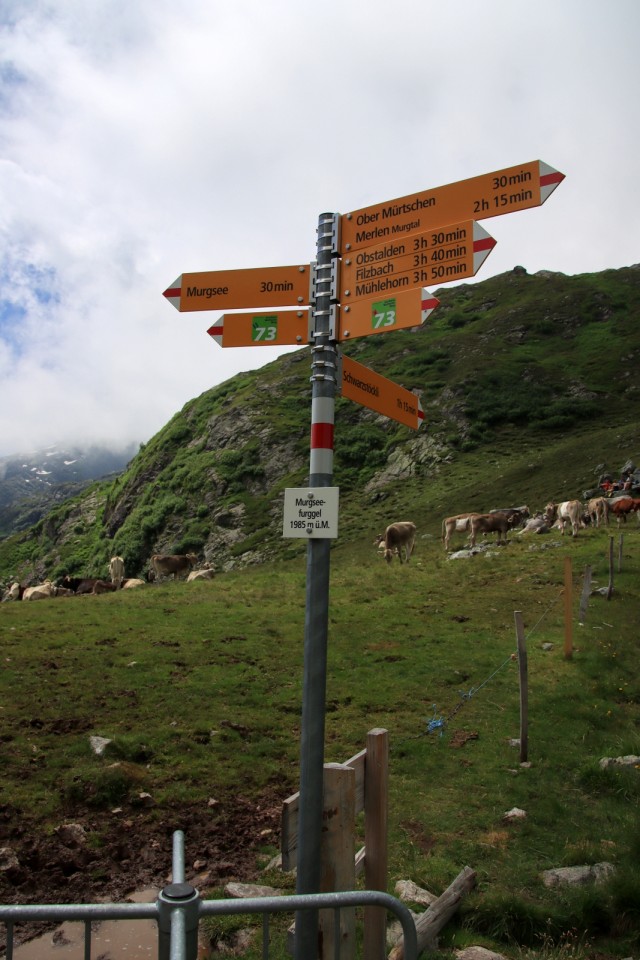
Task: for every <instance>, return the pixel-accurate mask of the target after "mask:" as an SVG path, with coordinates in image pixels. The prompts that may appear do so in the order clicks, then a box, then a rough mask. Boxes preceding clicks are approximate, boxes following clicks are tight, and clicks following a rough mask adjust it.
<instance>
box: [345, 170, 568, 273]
mask: <svg viewBox="0 0 640 960" xmlns="http://www.w3.org/2000/svg"><path fill="white" fill-rule="evenodd" d="M563 180H564V174H563V173H560V172H559V171H558V170H554V168H553V167H550V166H548V164H546V163H543V161H542V160H533V161H531V163H524V164H522V165H521V166H517V167H507V168H506V169H505V170H497V171H496V172H494V173H486V174H483V175H482V176H479V177H471V178H470V179H469V180H459V181H458V182H457V183H449V184H447V185H446V186H443V187H435V188H434V189H432V190H424V191H422V192H421V193H414V194H411V195H410V196H407V197H400V198H399V199H398V200H390V201H387V202H386V203H379V204H376V205H374V206H371V207H363V208H362V209H361V210H354V211H352V212H351V213H347V214H344V215H343V216H342V217H341V218H340V233H341V241H340V252H341V253H342V254H345V253H347V252H349V251H352V250H359V249H360V248H362V247H368V246H371V245H372V244H376V243H381V242H382V241H389V240H397V239H398V237H402V236H405V235H407V234H412V233H419V232H421V231H424V230H429V229H430V228H431V227H437V226H439V225H440V224H443V223H453V222H454V221H457V220H485V219H486V218H487V217H497V216H499V215H500V214H502V213H512V212H513V211H515V210H526V209H528V208H529V207H539V206H540V205H541V204H542V203H544V202H545V200H546V199H547V197H549V195H550V194H551V193H553V191H554V190H555V188H556V187H557V186H558V184H559V183H561V182H562V181H563Z"/></svg>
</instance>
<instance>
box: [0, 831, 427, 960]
mask: <svg viewBox="0 0 640 960" xmlns="http://www.w3.org/2000/svg"><path fill="white" fill-rule="evenodd" d="M172 878H173V882H172V883H170V884H169V885H168V886H166V887H164V889H162V890H161V891H160V893H159V894H158V899H157V900H156V901H155V903H100V904H58V905H50V904H34V905H32V906H28V905H15V906H14V905H5V906H3V905H1V904H0V922H2V923H4V925H5V927H6V931H7V949H6V960H13V951H14V930H15V925H16V924H18V923H20V922H25V921H28V920H31V921H33V920H36V921H37V920H41V921H43V922H44V921H56V922H64V921H67V922H80V923H83V924H84V960H91V925H92V923H94V922H96V921H102V920H155V921H156V922H157V924H158V960H196V957H197V953H198V927H199V923H200V919H201V918H202V917H213V916H220V915H222V914H261V915H262V957H263V960H268V958H269V941H270V936H271V931H270V925H269V916H270V915H271V914H274V913H298V914H299V913H301V912H305V911H318V910H333V911H335V913H336V922H335V924H334V928H335V932H336V934H335V943H334V945H333V956H334V957H335V960H339V957H340V947H341V944H340V922H339V915H340V910H342V909H346V908H348V907H359V906H367V907H368V906H373V907H382V908H384V909H385V910H387V911H389V912H391V913H393V914H395V916H396V917H397V919H398V920H399V921H400V923H401V925H402V931H403V935H404V957H405V960H416V958H417V941H416V928H415V924H414V922H413V917H412V915H411V912H410V911H409V909H408V908H407V907H406V906H405V905H404V904H403V903H401V901H400V900H397V899H396V898H395V897H392V896H390V895H389V894H387V893H382V892H380V891H376V890H354V891H347V892H343V893H317V894H298V895H293V896H285V897H254V898H249V899H245V900H202V899H201V898H200V895H199V893H198V891H197V890H195V889H194V887H192V886H191V884H189V883H185V880H184V834H183V833H182V831H180V830H177V831H176V832H175V833H174V835H173V870H172ZM309 960H313V958H309Z"/></svg>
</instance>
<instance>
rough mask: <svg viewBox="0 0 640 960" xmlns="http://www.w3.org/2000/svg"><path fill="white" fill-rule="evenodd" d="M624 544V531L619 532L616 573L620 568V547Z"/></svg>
mask: <svg viewBox="0 0 640 960" xmlns="http://www.w3.org/2000/svg"><path fill="white" fill-rule="evenodd" d="M623 544H624V533H621V534H620V541H619V543H618V573H620V571H621V570H622V547H623Z"/></svg>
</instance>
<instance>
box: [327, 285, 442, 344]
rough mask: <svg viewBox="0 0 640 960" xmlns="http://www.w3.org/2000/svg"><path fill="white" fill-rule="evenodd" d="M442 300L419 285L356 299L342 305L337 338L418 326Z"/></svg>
mask: <svg viewBox="0 0 640 960" xmlns="http://www.w3.org/2000/svg"><path fill="white" fill-rule="evenodd" d="M439 303H440V301H439V300H438V299H437V298H436V297H434V296H432V294H430V293H429V291H428V290H424V289H421V288H420V287H414V288H413V289H412V290H401V291H400V292H399V293H394V294H392V295H391V296H388V297H379V298H377V299H375V300H355V301H354V302H353V303H348V304H346V305H345V306H341V307H340V311H339V319H338V330H337V332H336V339H337V340H338V341H345V340H355V339H356V338H357V337H366V336H369V335H370V334H372V333H389V332H390V331H391V330H403V329H407V328H411V327H418V326H420V325H421V324H423V323H424V322H425V321H426V319H427V317H430V316H431V314H432V313H433V311H434V310H435V308H436V307H437V306H438V304H439Z"/></svg>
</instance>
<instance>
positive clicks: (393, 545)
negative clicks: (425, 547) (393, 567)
mask: <svg viewBox="0 0 640 960" xmlns="http://www.w3.org/2000/svg"><path fill="white" fill-rule="evenodd" d="M415 541H416V525H415V523H412V522H411V521H410V520H400V521H399V522H398V523H390V524H389V526H388V527H387V529H386V530H385V532H384V534H380V536H379V537H378V538H377V543H378V544H383V543H384V558H385V560H386V561H387V563H391V561H392V560H393V555H394V553H397V554H398V560H399V561H400V563H402V549H403V548H404V554H405V558H406V561H407V563H408V562H409V560H410V558H411V553H412V552H413V546H414V544H415Z"/></svg>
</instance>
